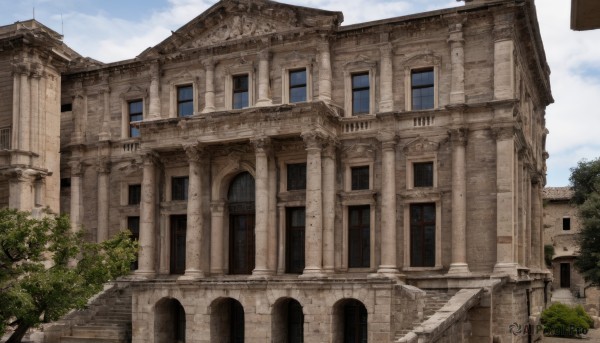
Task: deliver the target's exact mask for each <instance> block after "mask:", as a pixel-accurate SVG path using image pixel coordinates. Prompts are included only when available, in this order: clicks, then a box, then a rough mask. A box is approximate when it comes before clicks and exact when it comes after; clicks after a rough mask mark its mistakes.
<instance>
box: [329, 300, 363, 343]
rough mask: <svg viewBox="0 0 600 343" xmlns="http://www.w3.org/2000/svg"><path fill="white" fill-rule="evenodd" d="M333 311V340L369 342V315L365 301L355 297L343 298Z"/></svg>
mask: <svg viewBox="0 0 600 343" xmlns="http://www.w3.org/2000/svg"><path fill="white" fill-rule="evenodd" d="M333 313H334V318H333V320H334V322H333V342H335V343H367V342H368V332H367V327H368V315H367V309H366V307H365V305H364V304H363V303H361V302H360V301H358V300H355V299H346V300H342V301H340V302H338V303H337V304H336V305H335V307H334V312H333Z"/></svg>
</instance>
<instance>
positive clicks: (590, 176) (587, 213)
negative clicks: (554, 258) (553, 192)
mask: <svg viewBox="0 0 600 343" xmlns="http://www.w3.org/2000/svg"><path fill="white" fill-rule="evenodd" d="M569 180H570V181H571V184H572V186H573V191H574V192H575V194H574V196H573V202H574V203H575V204H576V205H577V206H578V210H579V217H580V219H581V223H582V228H581V232H580V234H579V236H578V242H579V257H578V258H577V261H576V262H575V266H576V267H577V269H578V270H579V271H580V272H581V273H582V275H583V277H584V278H585V280H586V281H589V282H591V283H592V284H595V285H600V158H597V159H595V160H591V161H586V160H583V161H580V162H579V163H578V164H577V167H575V168H571V177H570V179H569Z"/></svg>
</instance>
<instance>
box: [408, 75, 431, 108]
mask: <svg viewBox="0 0 600 343" xmlns="http://www.w3.org/2000/svg"><path fill="white" fill-rule="evenodd" d="M411 87H412V109H413V110H426V109H432V108H433V106H434V98H433V96H434V75H433V69H427V70H420V71H413V72H412V76H411Z"/></svg>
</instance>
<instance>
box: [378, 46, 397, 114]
mask: <svg viewBox="0 0 600 343" xmlns="http://www.w3.org/2000/svg"><path fill="white" fill-rule="evenodd" d="M379 53H380V56H381V57H380V59H381V62H380V63H381V76H380V77H381V79H380V85H381V86H380V87H381V91H380V92H381V93H380V94H381V95H380V101H379V112H391V111H392V110H393V109H394V91H393V84H394V82H393V76H394V70H393V63H392V54H393V49H392V45H391V44H390V43H387V44H385V45H384V46H382V47H380V48H379Z"/></svg>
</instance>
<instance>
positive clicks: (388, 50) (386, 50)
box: [379, 43, 394, 57]
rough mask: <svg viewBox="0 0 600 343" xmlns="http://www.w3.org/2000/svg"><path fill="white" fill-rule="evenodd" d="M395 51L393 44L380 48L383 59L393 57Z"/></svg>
mask: <svg viewBox="0 0 600 343" xmlns="http://www.w3.org/2000/svg"><path fill="white" fill-rule="evenodd" d="M393 51H394V48H393V47H392V43H385V44H384V45H382V46H380V47H379V52H380V53H381V57H391V56H392V52H393Z"/></svg>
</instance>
